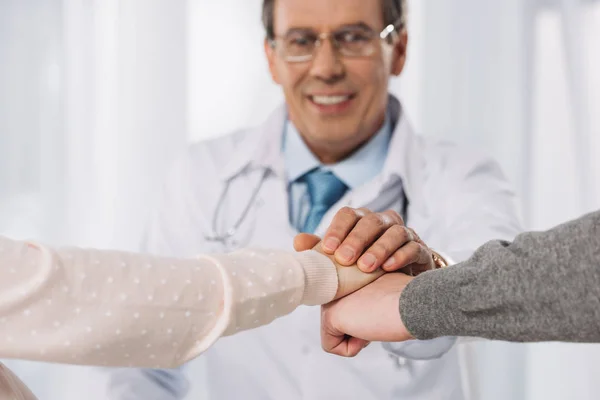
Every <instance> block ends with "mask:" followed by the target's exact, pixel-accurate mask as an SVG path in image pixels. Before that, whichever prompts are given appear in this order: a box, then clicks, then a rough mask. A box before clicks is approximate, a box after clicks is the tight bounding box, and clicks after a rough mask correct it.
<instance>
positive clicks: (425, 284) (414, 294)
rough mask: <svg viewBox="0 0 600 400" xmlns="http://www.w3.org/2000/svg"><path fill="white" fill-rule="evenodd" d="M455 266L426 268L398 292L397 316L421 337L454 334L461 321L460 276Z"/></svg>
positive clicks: (424, 338) (429, 337)
mask: <svg viewBox="0 0 600 400" xmlns="http://www.w3.org/2000/svg"><path fill="white" fill-rule="evenodd" d="M455 269H456V268H455V267H449V268H443V269H438V270H435V271H429V272H425V273H423V274H421V275H419V276H418V277H416V278H415V279H413V280H412V281H411V282H410V283H409V284H408V285H407V286H406V288H405V289H404V290H403V292H402V295H401V296H400V317H401V318H402V322H403V323H404V326H405V327H406V329H407V330H408V331H409V332H410V333H411V335H412V336H413V337H415V338H416V339H420V340H428V339H435V338H438V337H441V336H453V335H454V334H455V332H456V328H457V326H460V325H461V323H464V316H463V315H462V312H461V311H460V309H459V307H458V304H459V298H460V294H459V289H460V282H459V281H460V279H459V277H458V276H457V274H455Z"/></svg>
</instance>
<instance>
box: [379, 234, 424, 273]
mask: <svg viewBox="0 0 600 400" xmlns="http://www.w3.org/2000/svg"><path fill="white" fill-rule="evenodd" d="M407 267H408V268H410V271H405V272H407V273H409V275H414V274H418V273H421V272H424V271H425V270H428V269H432V267H433V257H432V255H431V251H430V250H429V248H427V246H425V245H423V244H421V243H419V242H415V241H411V242H410V243H408V244H406V245H405V246H403V247H401V248H400V249H398V250H397V251H396V252H394V254H393V255H392V256H391V257H389V258H388V260H387V261H386V262H385V263H384V264H383V267H382V268H383V270H384V271H387V272H392V271H397V270H399V269H403V268H407Z"/></svg>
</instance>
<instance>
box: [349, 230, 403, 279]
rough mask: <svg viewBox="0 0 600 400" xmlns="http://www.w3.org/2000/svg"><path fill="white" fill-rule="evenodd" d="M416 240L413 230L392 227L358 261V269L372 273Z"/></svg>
mask: <svg viewBox="0 0 600 400" xmlns="http://www.w3.org/2000/svg"><path fill="white" fill-rule="evenodd" d="M412 240H414V235H413V233H412V230H410V229H409V228H407V227H405V226H402V225H392V226H391V227H390V228H389V229H388V230H386V231H385V232H384V233H383V235H381V237H380V238H379V239H377V241H376V242H375V243H373V245H371V247H369V249H368V250H367V251H366V252H365V254H363V255H362V256H361V257H360V258H359V259H358V262H357V264H358V267H359V268H360V269H361V270H362V271H364V272H372V271H375V270H376V269H377V268H379V267H381V266H382V265H383V264H384V263H385V262H386V260H388V259H389V258H390V257H391V256H392V255H393V254H394V253H395V252H397V251H398V250H399V249H400V248H402V246H404V245H405V244H407V243H409V242H411V241H412Z"/></svg>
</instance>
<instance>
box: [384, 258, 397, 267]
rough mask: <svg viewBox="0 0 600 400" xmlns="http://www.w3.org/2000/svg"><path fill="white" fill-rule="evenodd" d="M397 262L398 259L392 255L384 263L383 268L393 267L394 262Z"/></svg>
mask: <svg viewBox="0 0 600 400" xmlns="http://www.w3.org/2000/svg"><path fill="white" fill-rule="evenodd" d="M395 263H396V260H394V257H390V258H388V259H387V261H386V262H384V263H383V268H384V269H386V268H390V267H392V266H393V265H394V264H395Z"/></svg>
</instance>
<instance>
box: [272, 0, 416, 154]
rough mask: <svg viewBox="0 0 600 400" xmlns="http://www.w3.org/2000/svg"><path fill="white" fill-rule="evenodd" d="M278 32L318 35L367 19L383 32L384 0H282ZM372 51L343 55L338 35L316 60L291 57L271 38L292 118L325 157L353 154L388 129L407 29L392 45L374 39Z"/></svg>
mask: <svg viewBox="0 0 600 400" xmlns="http://www.w3.org/2000/svg"><path fill="white" fill-rule="evenodd" d="M274 22H275V24H274V30H275V35H276V37H284V36H286V35H287V34H288V33H289V32H293V31H295V30H303V31H304V30H305V31H312V32H314V33H315V34H317V35H318V34H322V33H331V32H338V31H340V30H343V29H344V28H346V27H348V26H356V25H364V26H366V27H368V28H370V29H371V30H372V31H373V32H375V33H376V35H377V36H379V32H381V31H382V30H383V28H384V27H385V26H384V21H383V11H382V5H381V0H276V2H275V9H274ZM375 42H376V44H375V51H374V52H373V53H372V54H371V55H368V56H363V57H347V56H343V55H340V54H339V52H338V51H337V50H336V49H335V47H334V46H333V44H332V42H331V40H328V39H327V40H324V41H322V43H321V46H320V47H317V48H316V49H315V52H314V55H313V58H312V60H310V61H304V62H298V63H291V62H288V61H286V60H284V59H283V58H282V57H280V56H279V54H278V53H277V50H274V49H272V48H271V47H270V46H269V45H268V43H266V42H265V51H266V53H267V57H268V60H269V68H270V71H271V74H272V76H273V79H274V81H275V82H276V83H278V84H280V85H281V86H282V88H283V91H284V95H285V98H286V102H287V105H288V110H289V115H290V119H291V120H292V122H293V123H294V125H295V126H296V127H297V128H298V130H299V132H300V133H301V135H302V137H303V138H304V140H305V142H306V143H307V145H308V146H309V147H310V148H311V150H312V151H313V152H314V153H315V154H316V155H317V156H318V157H319V158H320V159H321V161H323V162H336V161H339V160H340V159H342V158H344V157H346V156H347V155H349V154H350V153H351V152H353V151H354V150H355V149H356V148H358V147H359V146H360V145H361V144H363V143H364V142H366V141H367V140H368V139H369V138H371V137H372V136H373V135H374V134H375V133H376V132H377V130H378V129H379V128H380V127H381V125H382V123H383V120H384V116H385V111H386V107H387V93H388V81H389V78H390V75H392V74H393V75H399V74H400V73H401V72H402V69H403V67H404V61H405V55H406V42H407V37H406V34H405V33H403V34H402V35H400V37H399V38H397V39H396V40H395V41H394V42H393V43H392V44H389V43H388V42H386V41H382V40H378V39H375Z"/></svg>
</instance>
